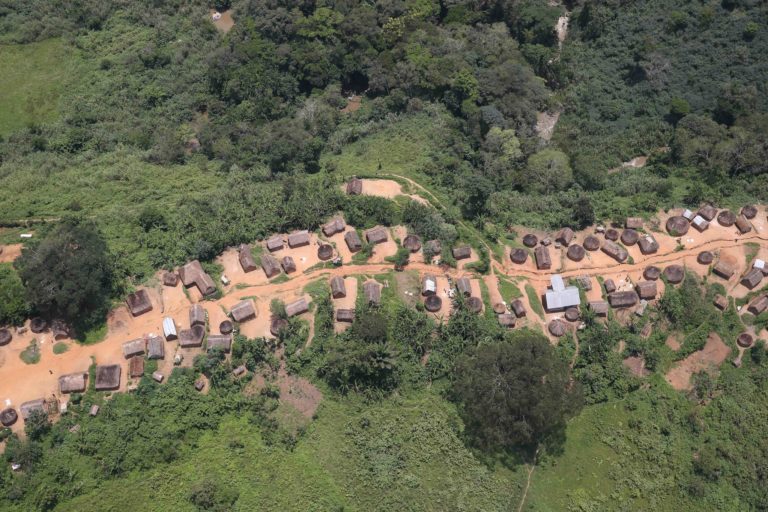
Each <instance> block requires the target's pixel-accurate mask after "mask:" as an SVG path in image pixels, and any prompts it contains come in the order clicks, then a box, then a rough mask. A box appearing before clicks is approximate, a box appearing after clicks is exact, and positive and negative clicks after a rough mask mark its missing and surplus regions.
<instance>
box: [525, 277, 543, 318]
mask: <svg viewBox="0 0 768 512" xmlns="http://www.w3.org/2000/svg"><path fill="white" fill-rule="evenodd" d="M525 294H526V295H527V296H528V302H529V303H530V304H531V309H533V311H534V313H536V314H537V315H539V316H540V317H541V318H542V319H543V318H544V306H543V305H542V304H541V298H540V297H539V294H538V293H536V289H535V288H534V287H533V286H531V285H530V284H528V283H526V284H525Z"/></svg>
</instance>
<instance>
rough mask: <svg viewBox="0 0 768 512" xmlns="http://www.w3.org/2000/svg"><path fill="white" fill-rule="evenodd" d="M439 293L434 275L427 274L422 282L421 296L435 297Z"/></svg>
mask: <svg viewBox="0 0 768 512" xmlns="http://www.w3.org/2000/svg"><path fill="white" fill-rule="evenodd" d="M436 293H437V278H436V277H435V276H434V275H433V274H425V275H424V278H423V279H422V280H421V294H422V295H424V296H425V297H426V296H427V295H435V294H436Z"/></svg>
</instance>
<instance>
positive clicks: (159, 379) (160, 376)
mask: <svg viewBox="0 0 768 512" xmlns="http://www.w3.org/2000/svg"><path fill="white" fill-rule="evenodd" d="M164 378H165V375H163V374H162V373H161V372H152V380H154V381H155V382H158V383H160V382H163V379H164Z"/></svg>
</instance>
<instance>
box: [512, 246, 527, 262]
mask: <svg viewBox="0 0 768 512" xmlns="http://www.w3.org/2000/svg"><path fill="white" fill-rule="evenodd" d="M509 259H511V260H512V263H517V264H518V265H522V264H523V263H525V260H527V259H528V251H526V250H525V249H514V250H513V251H512V252H511V253H510V254H509Z"/></svg>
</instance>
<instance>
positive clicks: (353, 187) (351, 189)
mask: <svg viewBox="0 0 768 512" xmlns="http://www.w3.org/2000/svg"><path fill="white" fill-rule="evenodd" d="M362 193H363V180H361V179H358V178H352V179H351V180H349V181H348V182H347V194H349V195H350V196H359V195H360V194H362Z"/></svg>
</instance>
